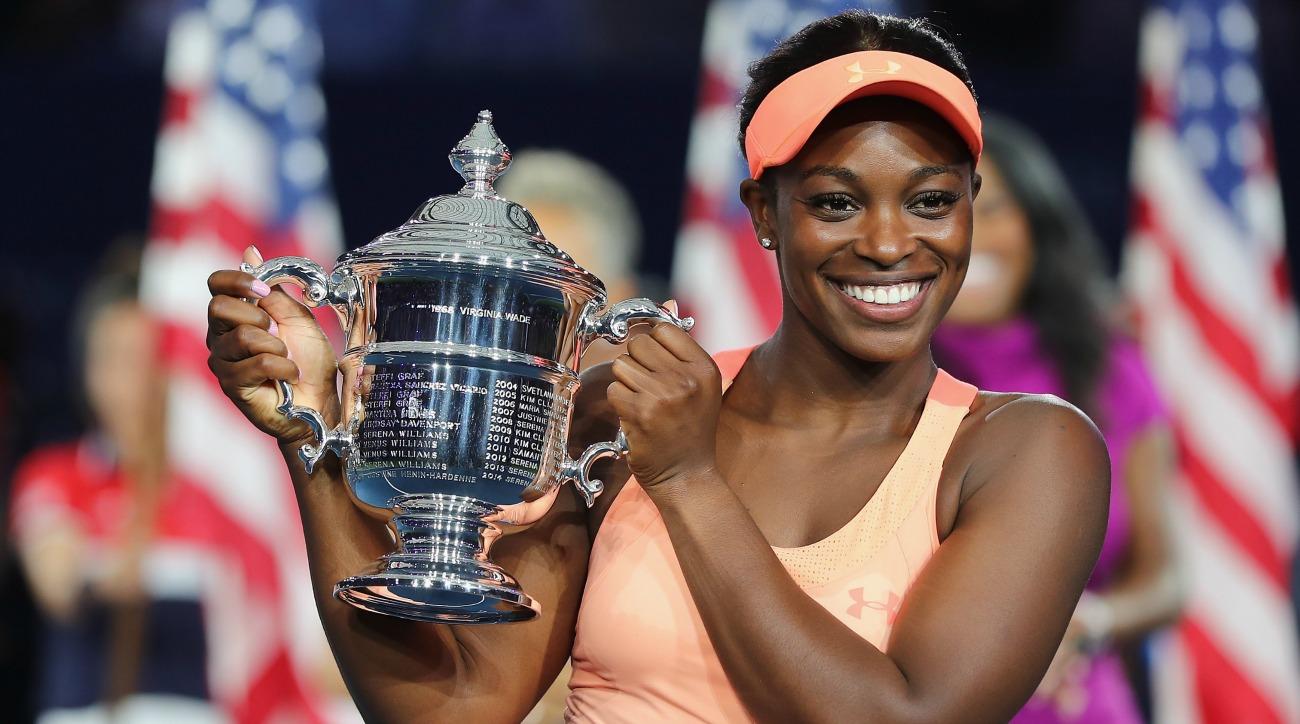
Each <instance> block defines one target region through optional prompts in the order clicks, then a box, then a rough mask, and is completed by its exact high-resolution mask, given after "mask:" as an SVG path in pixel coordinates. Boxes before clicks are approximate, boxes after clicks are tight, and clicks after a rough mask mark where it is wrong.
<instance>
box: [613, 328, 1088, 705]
mask: <svg viewBox="0 0 1300 724" xmlns="http://www.w3.org/2000/svg"><path fill="white" fill-rule="evenodd" d="M650 336H651V337H652V338H654V339H656V340H657V341H658V342H659V345H660V347H661V348H663V349H667V350H670V351H671V352H672V353H673V354H674V355H675V356H676V357H677V360H676V362H668V363H664V364H661V365H656V364H655V363H654V362H650V363H649V366H648V367H647V366H644V365H638V366H633V365H631V364H629V363H628V362H623V363H620V362H616V363H615V368H614V369H615V373H616V374H617V375H618V376H619V380H620V382H619V383H617V384H615V385H611V387H610V391H609V395H610V399H611V401H612V402H613V403H614V405H615V408H616V409H617V410H618V412H619V414H620V417H621V418H622V421H623V425H624V428H625V429H626V430H627V432H628V436H629V439H630V441H631V445H632V460H631V466H632V470H633V473H634V474H635V475H637V478H638V480H640V481H642V485H643V487H644V488H645V489H646V492H647V494H648V495H649V496H650V497H651V499H653V500H654V501H655V503H656V504H657V505H658V506H659V509H660V512H661V514H662V516H663V518H664V522H665V524H666V526H667V528H668V531H669V534H670V536H671V538H672V541H673V547H674V550H675V552H676V554H677V558H678V560H679V561H680V563H681V567H682V572H683V574H684V575H685V578H686V582H687V584H688V586H689V588H690V591H691V595H692V597H693V598H694V600H695V602H696V604H697V607H698V609H699V611H700V615H701V617H702V619H703V621H704V625H705V628H706V629H707V631H708V633H709V638H710V641H711V642H712V643H713V646H714V648H715V650H716V651H717V653H718V656H719V658H720V659H721V661H722V664H723V667H724V669H725V670H726V672H727V675H728V677H729V679H730V681H731V683H732V684H733V685H734V686H735V688H736V690H737V692H738V693H739V694H740V697H741V699H742V701H744V703H745V705H746V707H747V708H748V709H749V711H750V713H751V714H753V715H754V716H755V717H756V718H758V719H760V720H764V721H805V722H831V721H876V722H948V721H952V722H958V721H959V722H971V721H1005V720H1007V719H1008V718H1010V717H1011V715H1012V714H1014V713H1015V711H1016V710H1017V709H1018V708H1019V707H1020V706H1021V704H1023V702H1024V701H1025V700H1027V699H1028V698H1029V695H1030V694H1031V693H1032V692H1033V690H1034V686H1035V685H1036V684H1037V682H1038V679H1039V677H1041V676H1042V674H1043V671H1044V670H1045V669H1046V667H1047V664H1048V662H1049V660H1050V659H1051V657H1052V653H1053V652H1054V651H1055V649H1056V646H1057V644H1058V643H1059V641H1060V639H1061V635H1062V633H1063V632H1064V630H1065V627H1066V623H1067V622H1068V620H1069V618H1070V612H1071V610H1072V609H1073V608H1074V604H1075V601H1076V600H1077V599H1078V597H1079V593H1080V592H1081V591H1082V589H1083V586H1084V583H1085V581H1086V580H1087V577H1088V574H1089V572H1090V571H1091V569H1092V566H1093V564H1094V563H1095V561H1096V558H1097V554H1098V552H1099V550H1100V545H1101V540H1102V536H1103V535H1104V532H1105V525H1106V512H1107V494H1108V490H1109V489H1108V477H1109V465H1108V461H1107V458H1106V452H1105V446H1104V443H1103V442H1102V440H1101V437H1100V435H1099V434H1098V433H1097V431H1096V428H1094V427H1093V426H1092V424H1091V422H1090V421H1088V420H1087V418H1086V417H1084V416H1083V415H1081V414H1080V413H1078V412H1077V411H1076V410H1074V408H1072V407H1069V406H1067V405H1064V404H1060V403H1053V402H1047V401H1044V400H1043V399H1033V398H1029V399H1022V400H1018V401H1014V402H1011V403H1008V404H1006V405H1004V406H1003V407H1002V408H1000V409H998V410H997V411H995V412H993V413H991V414H990V415H989V416H988V419H986V420H983V421H980V422H979V426H980V428H981V429H979V430H978V449H979V451H980V454H979V455H978V456H976V457H975V462H974V463H973V464H972V466H971V467H970V469H969V470H968V472H967V474H966V479H965V481H964V482H965V484H964V486H963V487H964V489H966V490H969V491H973V492H970V493H969V495H968V497H967V499H966V501H965V502H964V503H963V505H962V507H961V510H960V513H959V516H958V519H957V522H956V525H955V527H954V529H953V530H952V532H951V533H950V535H949V536H948V538H947V540H946V541H945V542H944V544H943V545H942V546H941V547H940V549H939V551H938V552H937V553H936V554H935V556H934V557H933V558H932V559H931V561H930V562H929V563H928V564H927V566H926V568H925V570H924V571H923V572H922V574H921V575H920V577H919V578H918V580H917V581H916V583H915V584H914V585H913V587H912V589H911V590H910V591H909V593H908V595H907V599H906V601H905V603H904V605H903V609H902V611H901V613H900V615H899V618H898V620H897V622H896V625H895V628H894V632H893V636H892V638H891V640H890V645H889V653H888V654H884V653H882V652H881V651H880V650H879V649H877V648H875V647H874V646H872V645H871V644H870V643H868V642H866V641H864V640H863V639H861V638H860V637H859V636H857V635H856V634H855V633H853V632H852V631H850V630H849V629H848V628H847V627H846V626H844V625H843V624H842V623H840V621H839V620H838V619H836V618H835V617H834V616H833V615H832V614H831V613H829V612H828V611H826V609H824V608H823V607H822V606H821V605H820V604H818V603H817V602H815V601H814V600H813V599H812V598H810V597H808V596H807V595H805V594H804V592H803V591H802V590H800V588H799V587H798V586H797V585H796V584H795V582H794V581H793V579H792V578H791V577H790V576H789V574H788V573H787V572H786V571H785V569H784V567H783V566H782V565H781V563H780V561H779V560H778V559H777V558H776V556H775V554H774V553H773V552H772V549H771V547H770V546H769V545H768V543H767V541H766V540H765V539H764V538H763V535H762V533H761V532H760V531H759V530H758V528H757V526H756V525H755V524H754V522H753V520H752V519H751V518H750V517H749V515H748V513H747V512H746V511H745V509H744V507H743V506H742V505H741V504H740V502H739V500H738V499H737V498H736V497H735V496H734V495H733V494H732V492H731V489H730V487H729V486H728V484H727V482H726V481H725V480H723V479H722V477H721V476H720V475H719V474H718V472H717V471H716V469H714V468H713V466H712V461H711V459H710V458H711V457H712V451H711V450H709V449H708V448H709V446H708V445H707V444H702V445H692V446H685V447H688V448H689V449H687V450H684V451H682V452H680V453H677V454H671V453H666V451H669V450H671V449H672V448H673V446H674V445H676V446H677V447H678V448H682V447H684V446H683V445H682V441H683V440H710V441H711V440H712V434H713V429H715V428H716V414H717V395H718V385H717V379H716V376H717V371H716V369H713V370H712V372H710V371H709V368H708V365H709V364H711V363H710V362H709V361H708V358H707V355H705V354H704V353H703V351H702V350H699V348H698V346H697V345H694V343H693V342H690V341H689V338H687V337H686V336H685V335H677V334H676V333H675V331H673V330H669V329H667V328H666V327H662V326H661V327H660V328H658V329H656V331H655V332H654V333H653V334H652V335H650ZM638 347H640V349H638ZM647 348H648V345H647V344H646V343H640V344H638V343H637V342H634V343H633V345H632V346H631V347H630V353H631V354H632V355H633V357H634V358H636V361H638V362H640V361H641V360H642V359H645V360H652V359H655V358H658V359H660V360H662V359H663V358H662V355H661V353H660V352H659V351H657V350H649V351H648V352H647ZM638 352H647V353H646V354H638ZM656 366H658V368H657V369H656ZM701 420H702V422H701ZM687 421H688V422H687ZM683 425H685V426H686V427H687V428H689V429H682V428H683ZM710 425H712V426H713V428H709V426H710ZM697 427H698V428H699V429H696V428H697ZM705 428H709V429H707V430H706V429H705ZM639 449H640V450H642V451H652V452H653V454H652V455H648V456H643V457H640V458H639V457H638V455H637V453H638V450H639Z"/></svg>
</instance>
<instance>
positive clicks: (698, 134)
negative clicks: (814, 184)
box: [672, 0, 900, 352]
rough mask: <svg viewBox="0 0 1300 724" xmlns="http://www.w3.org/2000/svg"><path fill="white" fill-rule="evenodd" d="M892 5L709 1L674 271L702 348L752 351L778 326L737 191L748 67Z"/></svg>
mask: <svg viewBox="0 0 1300 724" xmlns="http://www.w3.org/2000/svg"><path fill="white" fill-rule="evenodd" d="M899 5H900V3H898V2H892V1H890V0H882V1H880V2H851V1H849V2H846V1H845V0H714V2H713V3H712V4H711V5H710V6H709V13H708V16H707V17H706V19H705V23H704V52H703V59H702V64H701V65H702V70H701V77H700V91H699V104H698V107H697V108H696V111H695V119H694V121H693V122H692V124H691V137H690V143H689V147H688V150H687V161H686V184H687V188H686V203H685V206H684V209H683V214H682V216H683V223H682V229H681V231H680V233H679V235H678V237H677V249H676V253H675V254H674V257H673V272H672V287H673V291H674V295H675V296H677V297H678V299H679V301H680V302H681V304H682V306H683V307H684V311H685V312H687V313H689V314H691V315H692V316H694V317H695V319H696V325H695V330H694V332H693V335H694V336H695V337H696V339H698V340H699V341H700V344H701V345H703V346H704V347H705V348H706V349H708V350H710V351H714V352H717V351H722V350H726V349H736V348H738V347H744V346H748V345H753V344H756V343H758V342H761V341H763V340H764V339H766V338H767V337H768V336H769V335H770V334H771V333H772V331H773V330H775V329H776V325H777V323H778V322H780V321H781V286H780V282H779V280H778V279H777V274H776V263H775V259H774V257H773V255H772V253H771V252H770V251H768V250H766V249H763V248H762V247H760V246H759V245H758V240H757V239H755V238H754V227H753V226H752V225H751V224H750V221H749V213H748V212H747V211H746V210H745V207H744V205H743V204H741V203H740V198H739V195H738V191H737V190H738V189H739V188H740V182H741V181H742V180H744V179H746V178H748V177H749V169H748V168H747V167H746V166H745V162H744V159H743V157H742V156H741V154H740V150H739V149H738V147H737V146H736V130H737V129H736V123H737V114H736V104H737V103H738V102H739V101H740V95H741V93H742V92H743V91H744V88H745V86H746V85H747V84H748V83H749V76H748V75H747V74H746V70H747V68H748V67H749V64H750V63H751V62H753V61H754V60H756V59H758V58H759V57H761V56H763V55H766V54H767V52H768V51H770V50H771V49H772V48H773V47H775V46H776V44H777V43H778V42H780V41H781V40H783V39H785V38H786V37H788V36H790V35H791V34H792V33H794V32H795V31H797V30H799V29H800V28H802V27H803V26H804V25H807V24H808V23H810V22H812V21H813V20H816V19H818V18H823V17H826V16H828V15H833V14H835V13H838V12H840V11H842V10H847V9H851V8H862V9H865V10H872V11H875V12H885V13H895V12H898V11H899Z"/></svg>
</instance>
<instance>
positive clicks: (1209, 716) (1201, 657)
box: [1179, 616, 1282, 724]
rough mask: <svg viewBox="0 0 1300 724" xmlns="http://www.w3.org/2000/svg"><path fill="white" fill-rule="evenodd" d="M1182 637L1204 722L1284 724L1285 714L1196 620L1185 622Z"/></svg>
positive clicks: (1214, 723)
mask: <svg viewBox="0 0 1300 724" xmlns="http://www.w3.org/2000/svg"><path fill="white" fill-rule="evenodd" d="M1179 635H1180V636H1181V637H1182V639H1183V645H1184V646H1186V647H1187V651H1188V654H1189V658H1190V659H1191V664H1192V677H1193V680H1194V684H1193V685H1194V686H1195V687H1196V699H1197V702H1199V704H1200V708H1201V719H1202V721H1205V722H1210V723H1211V724H1218V723H1219V722H1224V723H1225V724H1226V723H1227V722H1250V724H1272V723H1273V722H1276V723H1277V724H1282V716H1281V714H1280V713H1279V712H1278V711H1277V709H1275V708H1273V705H1272V703H1270V702H1269V700H1268V698H1267V697H1265V696H1264V695H1262V694H1261V693H1260V692H1259V690H1257V689H1256V688H1255V685H1254V682H1252V681H1251V680H1250V679H1249V678H1248V677H1246V676H1244V675H1242V673H1241V671H1239V670H1238V669H1237V667H1236V665H1234V664H1233V662H1232V661H1230V660H1228V657H1227V656H1225V655H1224V653H1223V651H1222V650H1221V649H1220V648H1219V646H1218V644H1216V643H1215V642H1214V640H1213V639H1211V638H1210V636H1209V634H1208V633H1207V632H1206V631H1205V629H1203V628H1201V626H1200V624H1199V623H1197V621H1196V619H1195V618H1193V617H1190V616H1189V617H1186V618H1184V619H1183V621H1182V623H1181V624H1180V625H1179Z"/></svg>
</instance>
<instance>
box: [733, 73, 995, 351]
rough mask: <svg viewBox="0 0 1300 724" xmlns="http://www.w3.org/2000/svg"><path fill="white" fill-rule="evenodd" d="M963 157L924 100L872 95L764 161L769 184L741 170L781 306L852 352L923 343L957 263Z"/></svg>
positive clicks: (965, 211) (966, 206)
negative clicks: (768, 242) (773, 263)
mask: <svg viewBox="0 0 1300 724" xmlns="http://www.w3.org/2000/svg"><path fill="white" fill-rule="evenodd" d="M969 159H970V156H969V153H968V152H967V151H966V149H965V147H964V146H963V145H962V142H961V141H960V139H959V138H958V136H957V134H956V133H955V132H954V131H953V130H952V129H951V128H950V127H949V126H948V125H947V124H946V123H945V122H944V121H943V120H942V119H940V118H939V116H937V115H936V114H934V113H933V112H932V111H930V110H929V109H926V108H924V107H923V106H921V105H919V104H916V103H912V102H909V101H905V100H902V99H897V98H892V97H878V98H868V99H863V100H859V101H855V102H853V103H849V104H846V105H844V106H841V107H840V108H838V109H836V110H835V111H834V112H832V113H831V114H830V115H829V116H827V118H826V120H825V121H823V122H822V125H821V126H820V127H819V128H818V130H817V132H816V133H814V134H813V136H812V138H810V139H809V141H808V143H807V144H806V145H805V146H804V148H803V150H802V151H801V152H800V153H799V155H798V156H796V157H795V158H794V159H792V160H791V161H790V162H789V163H787V164H785V165H783V166H781V167H779V168H775V169H771V170H770V171H769V173H772V174H773V178H772V184H771V185H772V191H771V192H769V191H767V190H765V189H763V188H762V187H761V186H760V185H759V184H758V183H757V182H753V181H747V182H746V183H745V185H744V186H743V187H742V190H741V194H742V197H743V198H744V200H745V203H746V205H747V206H748V207H749V209H750V213H751V215H752V216H753V218H754V222H755V228H756V230H757V231H758V233H759V236H760V237H763V236H766V237H768V238H771V239H772V240H774V241H775V242H776V250H777V261H778V267H779V269H780V273H781V280H782V287H783V291H784V294H785V296H786V299H785V312H786V316H787V317H789V316H790V314H791V312H792V311H795V312H797V313H798V314H799V315H800V317H801V318H802V319H803V320H805V321H806V323H807V324H808V325H810V326H811V327H813V328H814V329H815V330H816V331H817V332H818V333H820V335H822V336H823V337H825V338H827V339H829V340H831V341H833V342H834V343H835V344H836V345H837V346H838V347H839V348H840V349H843V350H844V351H845V352H847V353H849V354H852V355H853V356H854V357H857V358H859V359H863V360H870V361H881V362H885V361H896V360H902V359H905V358H907V357H910V356H913V355H916V354H918V353H920V352H923V351H924V350H925V349H926V347H927V345H928V344H929V341H930V336H931V334H932V333H933V332H934V329H935V327H936V326H937V325H938V323H939V320H940V319H941V318H942V317H943V315H944V312H945V311H947V309H948V306H949V305H950V304H951V303H952V301H953V298H954V297H955V296H956V295H957V290H958V289H959V288H960V287H961V283H962V278H963V277H964V276H965V274H966V264H967V259H968V257H969V256H970V243H971V221H972V210H971V202H972V200H973V197H974V196H975V194H976V193H977V192H978V190H979V180H978V177H974V176H973V173H972V169H971V164H970V160H969ZM792 307H793V309H792ZM786 323H788V321H787V322H783V325H784V324H786Z"/></svg>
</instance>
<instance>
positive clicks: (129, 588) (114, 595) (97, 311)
mask: <svg viewBox="0 0 1300 724" xmlns="http://www.w3.org/2000/svg"><path fill="white" fill-rule="evenodd" d="M139 252H140V249H139V247H138V246H137V245H134V244H129V245H128V244H118V245H115V246H114V247H113V248H112V249H111V250H110V252H109V254H108V256H107V257H106V261H105V264H104V267H103V269H102V270H101V271H100V273H99V275H98V276H97V278H95V279H94V280H93V281H92V282H91V284H90V286H89V287H88V288H87V289H86V290H85V292H84V293H83V295H82V298H81V302H80V307H79V312H78V315H77V318H76V325H75V340H74V349H76V350H77V351H78V356H79V360H78V361H79V362H80V370H81V385H82V387H83V389H84V393H85V402H86V407H87V412H88V413H89V423H90V425H89V428H90V431H89V432H88V433H86V434H85V435H84V436H83V437H82V438H81V439H80V440H77V441H75V442H70V443H66V444H58V445H50V446H47V447H44V448H40V449H37V450H36V451H35V452H33V453H32V454H30V455H29V456H28V457H27V458H26V459H25V460H24V461H23V462H22V463H21V465H20V466H19V469H18V471H17V473H16V476H15V479H14V490H13V500H12V508H11V532H12V536H13V540H14V545H15V547H16V549H17V551H18V554H19V557H20V560H21V562H22V566H23V569H24V571H25V573H26V575H27V579H28V582H29V584H30V587H31V589H32V593H33V596H34V598H35V600H36V603H37V605H38V608H39V609H40V611H41V613H42V614H43V615H44V618H45V619H46V623H47V625H46V629H45V632H44V640H43V641H42V657H41V659H42V661H41V667H40V671H39V673H38V675H37V679H38V682H37V687H38V691H37V695H36V697H37V700H38V701H37V704H38V706H39V708H40V712H41V714H40V718H39V719H38V721H44V722H83V721H86V722H90V721H94V722H98V721H108V720H109V719H112V720H113V721H115V722H133V721H146V720H147V721H186V722H204V721H222V720H224V717H222V716H220V715H219V713H218V712H217V711H216V709H215V708H214V707H213V706H212V705H211V704H210V702H209V696H208V691H207V676H206V664H205V655H206V649H207V646H206V642H205V638H204V625H203V618H202V612H201V608H200V603H199V601H200V593H201V590H202V585H203V581H204V573H205V564H208V563H210V559H209V558H208V556H207V554H208V552H209V551H211V550H212V548H211V541H212V540H216V539H219V533H218V528H217V525H216V524H215V523H214V521H213V520H212V518H211V515H210V514H209V511H208V509H207V508H205V506H204V505H202V503H201V501H200V500H197V499H196V498H195V497H194V496H191V495H189V494H188V491H187V490H186V488H187V486H185V485H184V483H183V482H181V481H178V480H177V479H176V477H175V476H174V475H173V474H172V473H171V472H170V471H169V470H168V467H167V461H166V458H165V453H164V450H165V440H164V437H163V418H164V392H165V390H164V376H163V375H162V374H161V372H160V370H159V368H158V349H159V344H160V333H159V327H158V326H157V325H156V324H155V323H154V321H153V320H152V319H151V318H150V317H149V316H148V315H147V314H146V313H145V311H144V310H143V309H142V308H141V307H140V305H139V304H138V302H137V300H136V294H137V287H138V278H139V277H138V273H139Z"/></svg>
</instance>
